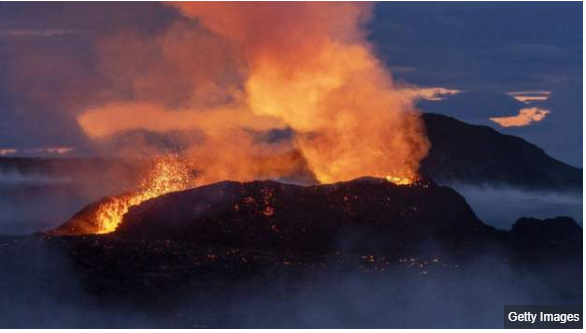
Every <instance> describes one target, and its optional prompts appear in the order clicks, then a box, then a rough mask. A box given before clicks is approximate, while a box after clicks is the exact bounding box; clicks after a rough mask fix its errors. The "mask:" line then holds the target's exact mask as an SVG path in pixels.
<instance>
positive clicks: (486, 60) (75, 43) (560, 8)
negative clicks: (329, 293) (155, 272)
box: [0, 2, 583, 166]
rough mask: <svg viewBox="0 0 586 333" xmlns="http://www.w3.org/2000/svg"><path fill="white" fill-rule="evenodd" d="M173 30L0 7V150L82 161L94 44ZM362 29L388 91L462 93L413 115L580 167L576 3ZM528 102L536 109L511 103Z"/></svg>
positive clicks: (164, 11) (95, 10) (59, 8)
mask: <svg viewBox="0 0 586 333" xmlns="http://www.w3.org/2000/svg"><path fill="white" fill-rule="evenodd" d="M177 19H179V17H178V14H177V13H176V12H174V11H173V10H172V9H170V8H167V7H164V6H162V5H160V4H158V3H6V2H3V3H0V59H1V60H2V61H0V115H1V116H2V121H1V122H0V149H3V148H4V149H5V148H18V149H20V150H21V151H22V150H23V149H29V150H31V149H35V148H38V147H62V146H67V147H69V146H71V147H76V149H77V151H84V149H86V148H85V147H87V142H86V138H85V137H84V135H83V133H82V132H81V131H80V129H79V128H78V126H77V124H76V122H75V117H74V115H73V114H74V113H72V112H71V109H75V108H79V107H80V105H82V104H83V103H84V102H87V101H91V100H92V99H93V98H95V96H92V94H93V92H94V91H95V87H96V86H99V85H100V84H101V82H100V79H99V77H97V76H96V75H95V73H96V68H95V67H96V64H95V47H96V41H97V40H99V39H100V37H101V36H103V35H104V34H108V33H110V32H113V31H120V30H124V29H138V30H139V31H141V32H142V33H145V34H150V33H153V34H154V33H156V32H157V31H158V30H161V29H164V28H165V27H166V26H167V25H168V24H169V23H170V22H172V21H173V20H177ZM368 29H369V31H370V35H369V39H370V40H371V41H372V42H373V44H374V45H375V47H376V50H377V53H378V55H379V56H380V58H382V59H383V60H384V61H385V62H386V64H387V65H388V66H389V67H390V68H391V70H392V72H393V76H394V78H395V80H397V81H403V82H407V83H411V84H416V85H420V86H424V87H442V88H447V89H452V90H454V91H456V90H457V91H459V93H457V94H454V95H451V96H448V97H446V98H444V99H442V100H436V101H427V100H424V101H421V102H420V103H419V108H420V109H421V110H423V111H428V112H437V113H443V114H447V115H451V116H454V117H456V118H458V119H461V120H463V121H466V122H471V123H476V124H483V125H488V126H491V127H494V128H495V129H497V130H499V131H501V132H503V133H507V134H514V135H518V136H521V137H523V138H525V139H526V140H528V141H530V142H532V143H535V144H537V145H538V146H540V147H542V148H543V149H545V151H546V152H547V153H549V154H550V155H552V156H554V157H556V158H558V159H561V160H562V161H565V162H567V163H570V164H572V165H576V166H582V117H583V112H582V3H581V2H571V3H568V2H563V3H562V2H511V3H509V2H507V3H504V2H498V3H494V2H492V3H488V2H475V3H466V2H453V3H452V2H450V3H448V2H445V3H443V2H439V3H438V2H433V3H431V2H430V3H427V2H419V3H402V2H392V3H380V4H377V6H376V8H375V12H374V17H373V20H372V21H371V22H370V24H369V25H368ZM72 87H73V88H74V89H72ZM72 91H73V92H74V93H72ZM528 91H529V92H539V93H538V94H537V95H538V96H539V97H538V98H537V100H534V101H529V102H527V101H525V102H523V101H520V100H519V98H521V97H522V96H521V97H519V96H520V95H519V94H517V95H513V94H512V93H513V92H528ZM65 93H67V94H68V95H67V96H64V95H63V94H65ZM521 95H522V94H521ZM531 108H538V109H540V110H547V111H548V112H549V113H547V115H546V117H545V118H544V119H542V120H541V121H537V122H533V123H531V124H529V125H527V126H521V127H502V126H501V125H499V124H497V123H496V122H493V121H491V120H490V118H492V117H513V116H517V115H518V114H519V112H520V110H522V109H531Z"/></svg>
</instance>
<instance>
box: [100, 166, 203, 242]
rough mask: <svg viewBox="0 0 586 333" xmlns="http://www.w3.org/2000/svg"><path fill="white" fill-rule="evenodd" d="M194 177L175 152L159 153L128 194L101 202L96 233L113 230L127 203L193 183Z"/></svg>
mask: <svg viewBox="0 0 586 333" xmlns="http://www.w3.org/2000/svg"><path fill="white" fill-rule="evenodd" d="M194 185H195V184H194V180H193V177H192V175H191V171H190V169H189V168H188V167H187V164H186V163H185V162H184V161H183V160H181V159H180V158H178V157H176V156H164V157H159V158H157V159H156V160H154V161H153V165H152V167H151V168H150V170H149V171H148V173H147V175H146V176H145V178H144V179H143V181H142V182H141V186H140V188H139V190H138V191H136V192H135V193H132V194H129V195H121V196H117V197H114V198H113V200H111V201H108V202H105V203H103V204H102V205H101V206H100V208H99V210H98V212H97V214H96V219H97V225H98V226H99V231H98V232H97V233H98V234H107V233H110V232H113V231H115V230H116V228H117V227H118V225H119V224H120V223H121V222H122V218H123V216H124V214H126V213H127V212H128V210H129V209H130V207H132V206H136V205H139V204H141V203H142V202H144V201H146V200H149V199H152V198H155V197H158V196H161V195H163V194H166V193H169V192H176V191H181V190H185V189H187V188H190V187H193V186H194Z"/></svg>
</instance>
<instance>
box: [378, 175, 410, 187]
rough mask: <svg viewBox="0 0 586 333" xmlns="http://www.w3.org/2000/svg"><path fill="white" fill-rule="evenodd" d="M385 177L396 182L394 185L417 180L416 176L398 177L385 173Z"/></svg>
mask: <svg viewBox="0 0 586 333" xmlns="http://www.w3.org/2000/svg"><path fill="white" fill-rule="evenodd" d="M385 179H386V180H388V181H390V182H391V183H394V184H396V185H409V184H413V183H414V182H415V181H416V180H417V177H416V176H410V177H398V176H391V175H387V176H386V177H385Z"/></svg>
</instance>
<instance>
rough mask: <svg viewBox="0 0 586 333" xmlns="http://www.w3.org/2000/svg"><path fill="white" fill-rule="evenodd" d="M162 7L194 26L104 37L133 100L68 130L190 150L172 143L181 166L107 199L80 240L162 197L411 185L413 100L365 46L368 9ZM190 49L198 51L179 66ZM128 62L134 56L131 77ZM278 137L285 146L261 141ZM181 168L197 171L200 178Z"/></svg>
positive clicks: (414, 170)
mask: <svg viewBox="0 0 586 333" xmlns="http://www.w3.org/2000/svg"><path fill="white" fill-rule="evenodd" d="M169 5H170V6H172V7H174V8H176V9H178V10H179V11H180V13H181V14H182V15H183V16H184V17H185V18H187V19H189V20H193V21H196V22H198V23H199V25H196V26H192V25H186V24H185V23H177V24H175V25H172V26H171V27H170V28H169V29H168V30H167V31H165V32H164V33H162V34H161V36H159V37H158V38H156V39H155V40H144V39H141V38H138V37H137V36H133V35H130V36H129V35H125V34H119V35H116V34H114V35H113V36H111V37H109V38H106V39H105V40H104V41H103V42H102V46H101V48H100V50H101V53H100V57H101V58H100V59H101V61H102V63H103V66H102V68H105V69H107V70H113V69H116V72H115V73H113V75H116V77H119V76H121V77H125V78H126V77H128V78H130V80H129V81H128V89H129V90H130V91H132V92H133V94H132V97H131V98H130V99H125V100H117V99H111V100H107V101H106V102H103V103H102V105H98V106H93V107H91V108H88V109H87V110H85V111H84V112H83V113H82V114H81V115H80V116H79V117H78V123H79V125H80V126H81V128H82V129H83V130H84V131H85V133H86V134H87V135H88V137H89V138H91V139H93V140H95V142H97V143H107V142H109V141H112V140H115V139H116V138H118V137H120V136H121V135H125V133H129V132H132V131H140V130H144V131H149V132H154V133H160V134H162V135H163V136H164V135H166V134H167V133H173V132H177V131H179V132H188V133H191V134H190V135H188V137H190V138H193V137H195V139H190V140H188V141H186V142H182V146H183V149H182V150H181V152H180V153H179V154H180V156H181V159H182V160H183V162H181V163H178V162H176V159H168V158H164V157H163V158H156V159H155V160H156V161H155V162H154V165H155V167H154V168H153V169H152V170H151V171H149V172H148V174H147V175H146V176H145V177H144V181H143V183H142V184H141V185H140V187H139V188H138V189H136V190H132V192H131V193H127V194H123V195H120V196H115V197H110V198H107V199H105V200H103V201H102V202H101V203H100V205H99V209H98V210H97V212H96V213H95V217H94V218H95V219H97V220H99V221H100V222H99V223H97V225H99V228H98V230H97V231H96V230H94V229H93V228H92V229H91V230H87V228H86V230H85V231H84V232H97V233H108V232H111V231H113V230H115V229H116V226H117V225H118V224H119V223H120V221H121V219H122V216H123V215H124V214H125V213H126V212H128V209H129V207H131V206H135V205H138V204H140V203H142V202H143V201H145V200H148V199H151V198H154V197H157V196H160V195H162V194H165V193H168V192H172V191H178V190H183V189H186V188H189V187H193V186H195V185H202V184H210V183H213V182H219V181H224V180H235V181H242V182H244V181H252V180H256V179H267V178H269V179H281V178H283V177H286V176H287V175H289V174H291V173H292V171H294V170H297V169H299V168H300V165H302V166H303V168H305V169H308V170H309V173H310V174H311V177H312V178H314V179H315V180H317V182H319V183H322V184H329V183H335V182H340V181H349V180H352V179H356V178H360V177H364V176H371V177H378V178H385V179H387V180H388V181H390V182H393V183H396V184H411V183H413V182H414V181H416V180H417V178H418V168H419V163H420V161H421V159H422V158H423V157H425V155H426V154H427V151H428V148H429V143H428V141H427V139H426V136H425V134H424V130H423V125H422V121H421V119H420V115H419V113H418V112H417V111H416V110H415V109H414V106H413V104H414V101H415V95H416V94H413V93H412V92H411V91H410V89H411V87H408V86H401V85H397V84H396V83H395V82H393V80H392V77H391V75H390V73H389V72H388V71H387V69H386V68H385V66H384V65H383V64H382V63H381V62H380V61H379V60H378V59H377V57H376V55H375V54H374V52H373V48H372V46H371V45H370V43H369V42H368V41H367V40H366V38H365V35H366V33H365V31H364V30H363V29H362V27H363V25H364V24H365V23H366V22H367V20H368V19H369V17H370V15H371V9H372V6H371V5H370V4H364V3H318V2H314V3H302V2H294V3H286V4H275V3H214V4H211V3H171V4H169ZM277 23H278V24H277ZM268 26H271V29H267V27H268ZM292 32H295V33H292ZM137 38H138V39H137ZM136 43H139V44H144V46H145V47H148V48H150V49H152V51H153V56H152V57H149V56H148V55H143V54H141V56H140V57H138V58H132V59H131V58H129V57H118V56H117V55H118V54H120V52H128V54H132V52H135V50H134V49H128V50H127V49H125V47H126V45H133V47H134V48H135V49H136ZM193 47H201V48H205V49H206V52H204V53H198V54H197V57H195V58H192V57H186V56H183V55H184V54H191V53H193V50H192V48H193ZM220 54H221V57H219V55H220ZM125 59H128V60H125ZM137 59H144V60H138V61H141V63H140V65H139V66H136V65H135V62H136V61H137ZM220 59H221V60H220ZM126 61H131V62H132V63H130V62H126ZM138 68H140V70H136V69H138ZM133 69H134V70H136V71H134V70H133ZM121 72H122V73H121ZM166 73H172V74H174V75H168V74H166ZM227 78H229V79H227ZM194 80H195V81H194ZM166 83H168V84H169V85H170V86H172V87H175V88H176V89H177V90H178V91H181V94H176V93H174V92H170V91H168V90H167V88H166V87H167V85H166ZM274 132H280V133H286V135H282V136H283V137H281V138H279V139H270V138H269V139H267V136H268V137H270V133H274ZM117 142H119V141H117ZM158 150H159V149H158V147H151V146H149V144H148V143H145V142H140V143H136V142H134V141H133V145H131V146H124V145H122V146H117V151H119V152H120V153H121V154H126V155H128V154H144V152H145V151H147V152H148V153H147V156H152V155H153V154H156V155H158V154H161V153H160V152H159V151H158ZM291 154H294V155H298V156H299V158H296V159H291V158H287V157H290V156H291ZM163 156H164V153H163ZM284 157H285V158H284ZM258 160H262V161H265V162H263V163H258ZM189 170H197V174H198V176H197V181H194V180H193V179H192V177H191V176H188V174H190V171H189ZM83 229H84V228H81V229H80V230H83ZM80 230H78V231H80Z"/></svg>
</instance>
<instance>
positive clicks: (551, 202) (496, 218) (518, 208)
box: [446, 184, 583, 229]
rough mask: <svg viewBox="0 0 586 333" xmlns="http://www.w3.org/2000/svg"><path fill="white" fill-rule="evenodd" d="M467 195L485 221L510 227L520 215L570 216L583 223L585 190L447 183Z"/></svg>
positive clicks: (493, 224)
mask: <svg viewBox="0 0 586 333" xmlns="http://www.w3.org/2000/svg"><path fill="white" fill-rule="evenodd" d="M446 185H447V186H451V187H453V188H454V189H456V191H458V192H459V193H460V194H461V195H462V196H464V197H465V198H466V201H467V202H468V204H469V205H470V206H471V207H472V210H474V212H475V213H476V215H477V216H478V218H480V219H481V220H482V221H483V222H484V223H486V224H489V225H492V226H494V227H497V228H499V229H510V227H511V226H512V225H513V224H514V223H515V222H516V221H517V219H519V218H520V217H534V218H540V219H544V218H551V217H556V216H569V217H571V218H573V219H574V220H576V222H578V223H579V224H580V225H582V207H583V203H582V200H583V198H582V193H578V192H571V191H567V192H561V191H559V192H555V191H529V190H523V189H518V188H511V187H503V186H473V185H467V184H446Z"/></svg>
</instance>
